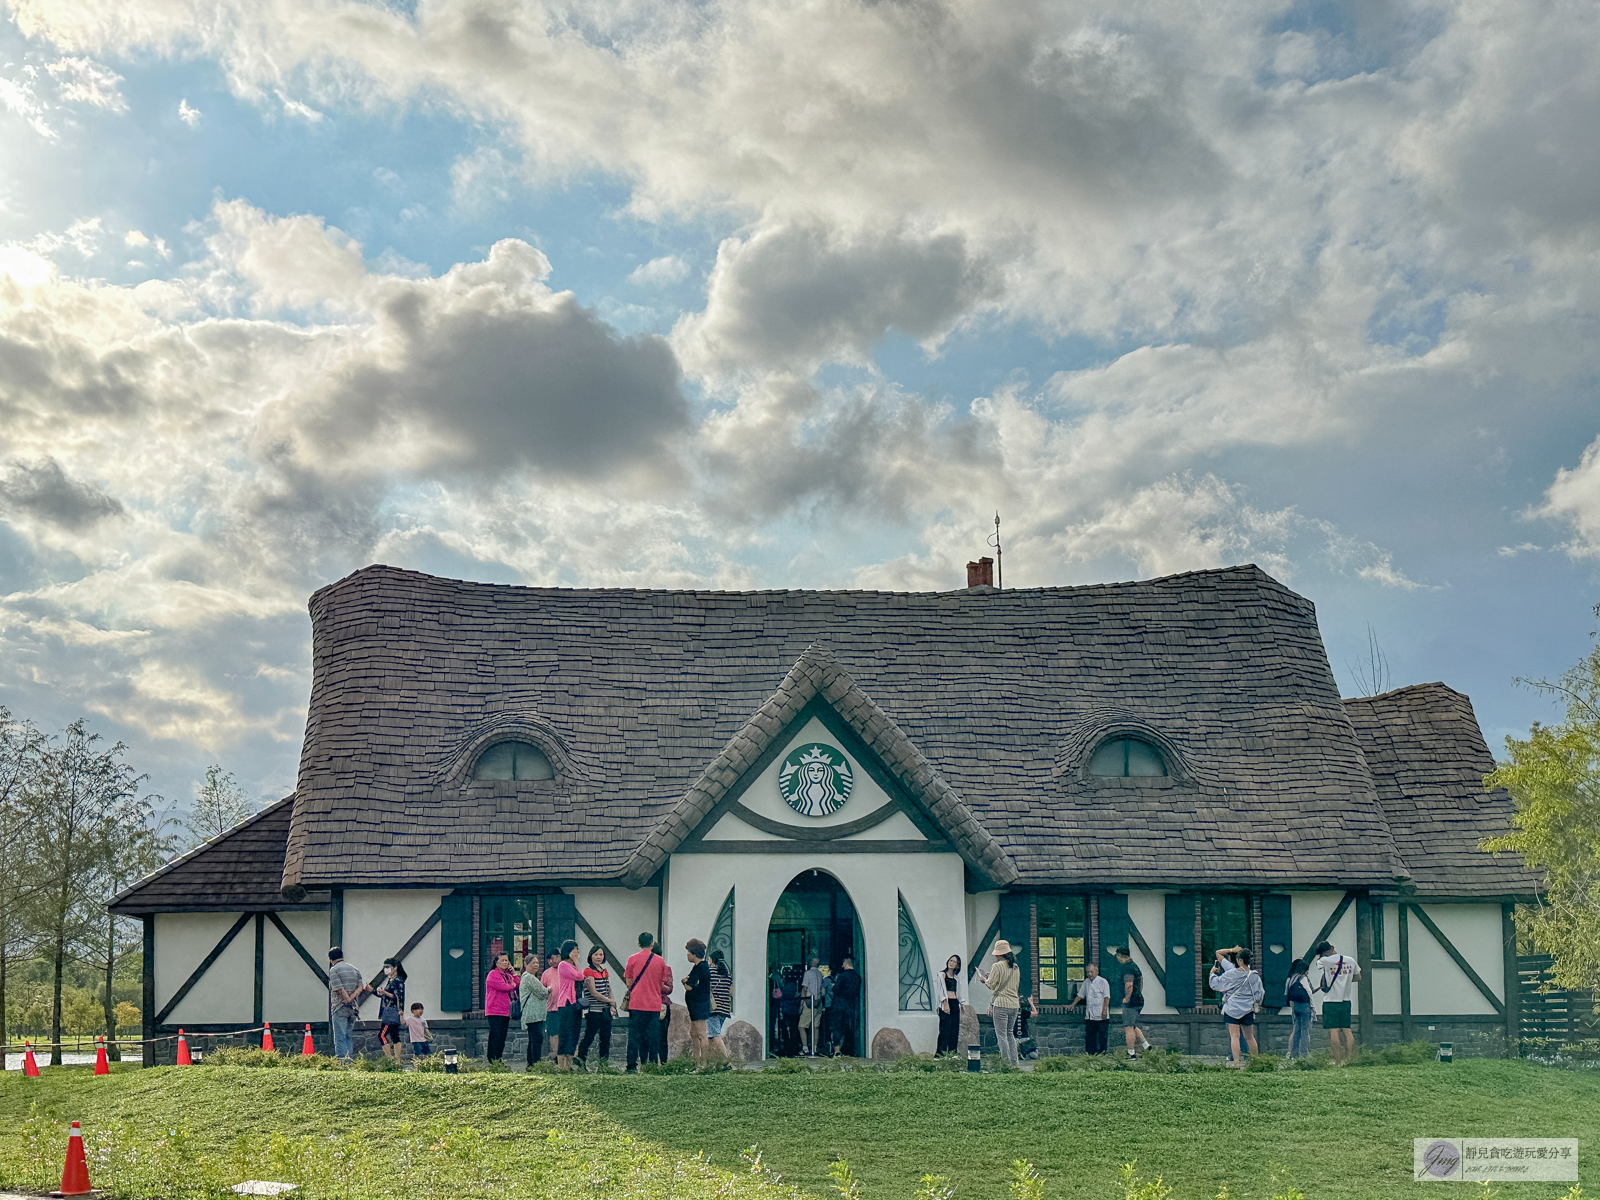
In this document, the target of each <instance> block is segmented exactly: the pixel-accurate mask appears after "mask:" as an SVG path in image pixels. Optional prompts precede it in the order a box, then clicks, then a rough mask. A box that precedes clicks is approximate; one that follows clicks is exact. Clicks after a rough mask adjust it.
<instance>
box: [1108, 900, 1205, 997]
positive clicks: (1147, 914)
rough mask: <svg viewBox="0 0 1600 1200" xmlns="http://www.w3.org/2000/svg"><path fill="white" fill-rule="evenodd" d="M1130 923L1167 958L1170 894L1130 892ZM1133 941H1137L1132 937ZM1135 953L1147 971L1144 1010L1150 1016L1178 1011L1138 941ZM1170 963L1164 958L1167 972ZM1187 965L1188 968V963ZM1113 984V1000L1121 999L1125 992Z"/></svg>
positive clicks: (1150, 944) (1163, 966)
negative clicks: (1168, 897) (1121, 991)
mask: <svg viewBox="0 0 1600 1200" xmlns="http://www.w3.org/2000/svg"><path fill="white" fill-rule="evenodd" d="M1128 920H1129V921H1131V922H1132V923H1133V925H1134V927H1135V928H1136V929H1138V931H1139V935H1140V936H1141V937H1143V938H1144V940H1145V941H1146V942H1147V943H1148V944H1149V946H1150V949H1152V950H1156V951H1157V953H1160V954H1162V955H1165V953H1166V945H1167V894H1166V893H1165V892H1129V893H1128ZM1129 941H1130V942H1131V941H1133V939H1132V938H1130V939H1129ZM1129 949H1131V950H1132V951H1133V961H1134V962H1136V963H1138V964H1139V969H1140V970H1141V971H1143V972H1144V1011H1145V1012H1147V1013H1170V1012H1177V1011H1178V1010H1177V1009H1175V1008H1173V1007H1172V1006H1171V1005H1169V1004H1168V1003H1167V991H1166V989H1165V988H1164V987H1162V986H1161V980H1159V979H1158V978H1156V973H1155V971H1154V970H1153V969H1152V968H1151V964H1150V962H1149V961H1147V960H1146V959H1145V956H1144V952H1143V951H1141V950H1140V949H1139V944H1138V943H1137V942H1134V943H1133V945H1132V946H1130V947H1129ZM1166 965H1167V964H1166V960H1165V958H1163V959H1162V962H1161V966H1162V969H1163V970H1165V969H1166ZM1184 965H1185V966H1187V965H1188V963H1187V962H1186V963H1185V964H1184ZM1115 989H1116V984H1115V981H1113V984H1112V990H1113V992H1114V993H1115V994H1114V995H1113V996H1112V999H1113V1000H1120V999H1121V998H1122V997H1121V993H1120V992H1116V990H1115Z"/></svg>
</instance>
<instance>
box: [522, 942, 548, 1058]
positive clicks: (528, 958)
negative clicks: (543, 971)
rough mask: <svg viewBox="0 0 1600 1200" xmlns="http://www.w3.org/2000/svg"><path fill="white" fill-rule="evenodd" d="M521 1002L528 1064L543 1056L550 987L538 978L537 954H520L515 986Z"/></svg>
mask: <svg viewBox="0 0 1600 1200" xmlns="http://www.w3.org/2000/svg"><path fill="white" fill-rule="evenodd" d="M517 999H519V1000H520V1001H521V1002H522V1024H523V1026H524V1027H525V1028H526V1029H527V1031H528V1065H529V1066H530V1067H531V1066H533V1064H534V1063H536V1062H539V1061H541V1060H542V1059H543V1058H544V1036H545V1035H544V1022H545V1016H546V1015H547V1014H548V1013H549V1011H550V989H549V988H547V987H545V985H544V981H543V980H542V979H540V978H539V956H538V955H537V954H534V953H531V952H529V953H527V954H524V955H523V956H522V979H521V981H520V983H519V985H518V987H517Z"/></svg>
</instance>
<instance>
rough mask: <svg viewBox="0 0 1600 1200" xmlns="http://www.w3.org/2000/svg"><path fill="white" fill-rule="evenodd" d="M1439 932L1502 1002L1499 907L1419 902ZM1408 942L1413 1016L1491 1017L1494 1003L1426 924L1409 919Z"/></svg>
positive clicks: (1503, 968)
mask: <svg viewBox="0 0 1600 1200" xmlns="http://www.w3.org/2000/svg"><path fill="white" fill-rule="evenodd" d="M1422 910H1423V911H1424V912H1426V913H1427V914H1428V916H1429V917H1430V918H1431V919H1432V920H1433V923H1434V924H1435V925H1437V926H1438V927H1439V931H1440V932H1441V933H1443V934H1444V935H1445V937H1447V938H1449V939H1450V941H1451V943H1452V944H1453V945H1454V946H1455V948H1456V949H1457V950H1459V951H1460V952H1461V956H1462V957H1463V958H1465V959H1466V960H1467V961H1468V962H1469V963H1471V964H1472V969H1473V970H1474V971H1476V972H1477V973H1478V975H1479V977H1480V978H1482V980H1483V981H1484V982H1485V983H1486V984H1488V985H1489V989H1490V990H1491V991H1492V992H1494V994H1495V995H1496V996H1497V997H1499V998H1500V999H1501V1000H1504V999H1505V967H1504V961H1503V958H1502V954H1503V949H1502V946H1501V941H1500V906H1499V905H1498V904H1424V905H1423V906H1422ZM1408 924H1409V926H1410V942H1411V1011H1412V1012H1413V1013H1416V1014H1438V1015H1444V1014H1458V1015H1460V1014H1467V1013H1482V1014H1484V1015H1489V1014H1493V1013H1494V1011H1495V1009H1494V1005H1492V1004H1490V1003H1489V1001H1488V1000H1487V999H1486V998H1485V997H1484V995H1483V993H1482V992H1480V991H1478V989H1477V988H1476V987H1474V986H1473V984H1472V981H1471V980H1470V979H1468V978H1467V977H1466V974H1465V973H1464V972H1463V971H1462V970H1461V968H1460V967H1458V966H1456V964H1455V962H1454V960H1453V959H1451V957H1450V955H1449V954H1448V953H1447V952H1446V951H1445V949H1444V947H1442V946H1440V945H1439V943H1438V942H1437V941H1435V940H1434V937H1433V935H1432V934H1431V933H1429V932H1428V928H1427V926H1425V925H1424V924H1423V923H1422V922H1421V921H1418V920H1417V919H1416V918H1415V917H1413V918H1412V919H1411V920H1410V921H1409V922H1408Z"/></svg>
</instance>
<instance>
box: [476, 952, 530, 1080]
mask: <svg viewBox="0 0 1600 1200" xmlns="http://www.w3.org/2000/svg"><path fill="white" fill-rule="evenodd" d="M520 986H521V980H519V979H518V978H517V977H516V975H514V974H513V973H512V971H511V956H510V955H509V954H505V953H501V954H499V955H497V956H496V957H495V960H494V968H493V970H491V971H490V972H489V974H488V975H487V976H485V977H484V981H483V1012H484V1015H485V1016H486V1017H488V1019H489V1048H488V1051H487V1052H486V1053H485V1054H484V1057H485V1058H486V1059H488V1060H489V1061H490V1062H501V1061H503V1060H504V1059H505V1056H506V1033H507V1032H508V1031H509V1030H510V1028H511V997H512V996H514V995H516V994H517V989H518V988H519V987H520Z"/></svg>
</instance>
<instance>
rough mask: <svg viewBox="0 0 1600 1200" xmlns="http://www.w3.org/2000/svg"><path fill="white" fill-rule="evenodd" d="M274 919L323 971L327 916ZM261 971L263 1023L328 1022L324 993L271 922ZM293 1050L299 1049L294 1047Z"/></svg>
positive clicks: (286, 915)
mask: <svg viewBox="0 0 1600 1200" xmlns="http://www.w3.org/2000/svg"><path fill="white" fill-rule="evenodd" d="M278 916H279V919H280V920H282V921H283V923H284V924H285V925H287V926H288V927H289V931H290V932H291V933H293V934H294V936H295V937H296V938H297V939H299V942H300V944H301V945H302V946H304V947H305V948H306V951H307V953H309V954H310V955H311V957H312V958H313V959H315V960H316V961H317V963H318V964H319V965H321V966H322V967H323V968H324V969H326V968H327V961H328V959H327V954H328V914H327V913H325V912H286V913H279V914H278ZM239 936H240V937H243V936H244V934H242V933H241V934H240V935H239ZM263 967H264V970H263V978H262V981H261V1008H262V1015H263V1017H264V1018H265V1019H266V1020H268V1021H271V1022H272V1023H273V1024H274V1025H279V1024H282V1025H285V1026H288V1025H295V1024H304V1023H305V1022H307V1021H326V1020H327V1019H328V990H327V989H326V988H325V987H323V986H322V981H321V980H320V979H318V978H317V977H316V976H315V975H313V974H312V973H311V968H310V967H308V966H306V964H305V960H304V959H302V958H301V957H300V956H299V955H298V954H296V953H295V952H294V947H293V946H291V945H289V943H288V942H287V941H285V940H284V936H283V934H281V933H279V932H278V931H277V929H276V928H275V927H274V926H273V924H272V922H271V921H268V922H267V929H266V939H265V945H264V954H263ZM294 1049H297V1050H298V1049H299V1044H298V1043H296V1045H295V1046H294Z"/></svg>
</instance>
